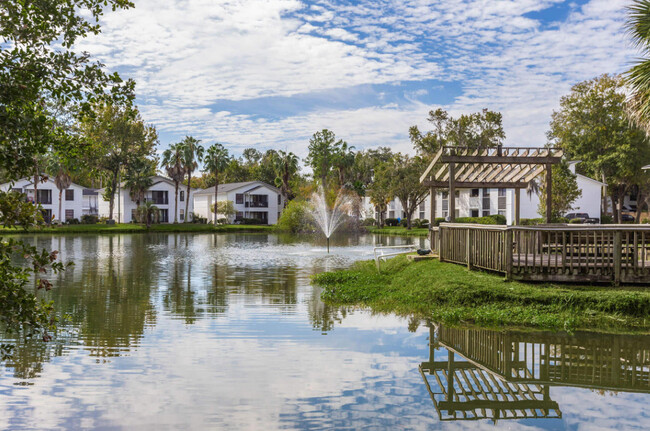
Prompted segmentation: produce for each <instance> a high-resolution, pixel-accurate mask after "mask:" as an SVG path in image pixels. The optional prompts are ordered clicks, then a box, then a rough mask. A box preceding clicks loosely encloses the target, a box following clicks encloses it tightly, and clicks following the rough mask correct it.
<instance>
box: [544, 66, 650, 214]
mask: <svg viewBox="0 0 650 431" xmlns="http://www.w3.org/2000/svg"><path fill="white" fill-rule="evenodd" d="M548 138H549V141H550V143H551V144H552V145H554V146H555V147H556V148H560V149H562V150H563V151H564V154H565V156H566V157H568V158H569V159H570V160H581V161H582V163H580V164H579V165H578V166H577V169H578V170H579V171H580V173H582V174H584V175H587V176H589V177H592V178H598V179H604V182H606V183H607V187H608V191H609V193H610V197H611V199H612V202H613V203H614V204H615V205H614V208H613V214H614V218H615V219H616V220H617V221H618V222H619V223H620V222H621V210H622V206H623V198H624V196H625V194H626V193H627V192H628V190H629V189H630V188H631V187H632V186H633V185H635V184H636V180H637V178H638V177H639V175H640V174H641V167H642V166H643V165H644V164H647V163H648V162H649V161H650V147H649V145H648V139H647V137H646V135H645V133H644V132H643V130H641V129H640V128H639V127H637V126H636V125H635V124H633V123H632V122H631V121H630V120H629V117H628V115H627V112H626V95H625V93H624V82H623V80H622V78H621V77H620V76H612V75H602V76H600V77H598V78H594V79H591V80H589V81H584V82H580V83H578V84H576V85H574V86H573V87H572V88H571V93H569V94H568V95H566V96H563V97H562V98H561V99H560V109H559V110H558V111H556V112H553V114H552V118H551V123H550V130H549V132H548ZM605 199H606V196H603V205H602V208H603V213H606V206H607V205H606V200H605ZM616 203H617V204H618V207H616Z"/></svg>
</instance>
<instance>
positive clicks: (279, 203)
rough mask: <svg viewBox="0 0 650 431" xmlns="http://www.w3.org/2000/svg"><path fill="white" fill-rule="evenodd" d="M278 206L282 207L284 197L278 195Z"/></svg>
mask: <svg viewBox="0 0 650 431" xmlns="http://www.w3.org/2000/svg"><path fill="white" fill-rule="evenodd" d="M278 205H282V195H278Z"/></svg>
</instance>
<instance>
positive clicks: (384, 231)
mask: <svg viewBox="0 0 650 431" xmlns="http://www.w3.org/2000/svg"><path fill="white" fill-rule="evenodd" d="M366 229H367V230H368V232H369V233H374V234H380V235H401V236H427V235H429V229H428V228H417V229H416V228H412V229H411V230H408V229H407V228H405V227H402V226H391V227H383V228H379V227H368V228H366Z"/></svg>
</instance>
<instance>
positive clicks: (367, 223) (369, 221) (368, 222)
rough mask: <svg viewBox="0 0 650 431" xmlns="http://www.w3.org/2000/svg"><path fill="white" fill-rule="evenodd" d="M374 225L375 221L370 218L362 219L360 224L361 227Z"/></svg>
mask: <svg viewBox="0 0 650 431" xmlns="http://www.w3.org/2000/svg"><path fill="white" fill-rule="evenodd" d="M376 223H377V220H375V219H374V218H372V217H368V218H365V219H363V221H362V222H361V225H362V226H374V225H375V224H376Z"/></svg>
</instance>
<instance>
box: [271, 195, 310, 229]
mask: <svg viewBox="0 0 650 431" xmlns="http://www.w3.org/2000/svg"><path fill="white" fill-rule="evenodd" d="M309 210H310V207H309V203H308V202H306V201H303V200H296V199H294V200H292V201H289V203H288V204H287V206H286V208H285V209H284V210H283V211H282V214H281V215H280V219H279V220H278V224H277V228H278V229H280V230H283V231H286V232H293V233H299V232H313V231H315V230H316V225H315V223H314V220H313V218H312V217H311V214H310V213H309Z"/></svg>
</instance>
